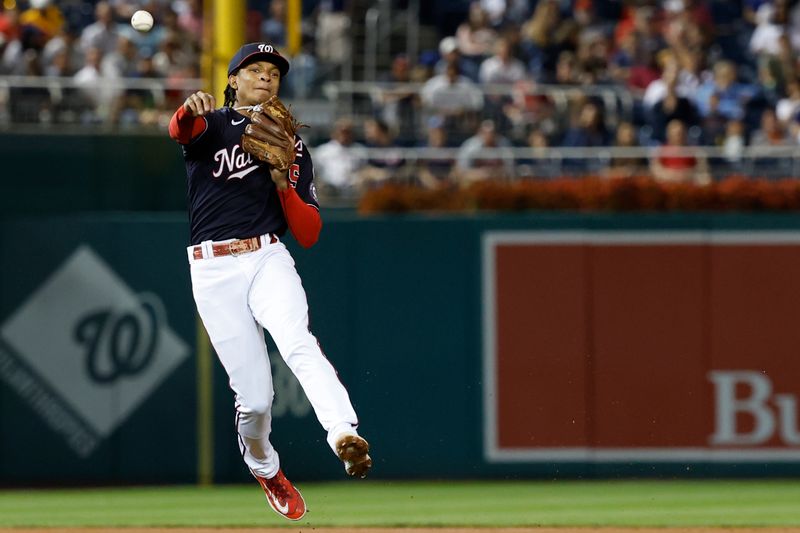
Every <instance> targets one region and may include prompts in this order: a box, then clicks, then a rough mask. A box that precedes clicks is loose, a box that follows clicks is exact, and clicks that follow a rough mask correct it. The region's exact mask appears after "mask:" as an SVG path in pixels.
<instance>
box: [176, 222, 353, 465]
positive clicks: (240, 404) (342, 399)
mask: <svg viewBox="0 0 800 533" xmlns="http://www.w3.org/2000/svg"><path fill="white" fill-rule="evenodd" d="M261 241H262V247H261V249H259V250H256V251H254V252H249V253H244V254H241V255H238V256H233V255H228V256H221V257H212V258H205V259H194V258H192V254H191V252H190V254H189V256H190V265H191V277H192V292H193V294H194V299H195V303H196V304H197V310H198V312H199V313H200V318H201V319H202V320H203V324H204V325H205V328H206V331H207V332H208V335H209V338H210V339H211V344H212V345H213V346H214V349H215V350H216V352H217V355H218V357H219V359H220V361H221V362H222V365H223V366H224V367H225V370H226V371H227V373H228V377H229V378H230V386H231V389H233V392H234V393H235V395H236V398H235V400H236V427H237V431H238V438H239V446H240V449H241V450H242V456H243V457H244V461H245V463H246V464H247V466H248V467H249V468H250V469H251V470H252V471H253V472H254V473H256V474H258V475H259V476H263V477H266V478H270V477H272V476H274V475H275V474H276V473H277V472H278V468H279V467H280V460H279V458H278V453H277V452H276V451H275V449H274V448H273V447H272V444H270V441H269V434H270V430H271V421H272V415H271V408H272V398H273V395H274V391H273V387H272V372H271V370H270V363H269V359H268V355H267V347H266V344H265V340H264V332H263V330H262V328H265V329H266V330H267V331H269V333H270V335H271V336H272V338H273V339H274V341H275V343H276V345H277V347H278V350H279V351H280V354H281V357H283V360H284V361H286V364H287V366H288V367H289V368H290V369H291V371H292V372H293V373H294V375H295V376H296V377H297V380H298V381H299V382H300V385H301V386H302V387H303V391H304V392H305V394H306V396H307V397H308V400H309V402H310V403H311V406H312V407H313V408H314V412H315V413H316V415H317V419H318V420H319V422H320V424H321V425H322V427H323V428H324V429H325V431H327V432H328V437H327V441H328V444H329V445H330V446H331V449H333V450H334V453H335V442H336V439H337V437H338V436H339V435H341V434H342V433H344V432H355V428H356V426H357V425H358V419H357V417H356V413H355V411H354V410H353V406H352V404H351V403H350V398H349V396H348V394H347V390H345V388H344V385H342V383H341V381H339V378H338V376H337V374H336V370H335V369H334V368H333V366H332V365H331V363H330V362H329V361H328V359H327V358H326V357H325V355H324V354H323V353H322V350H321V349H320V346H319V344H318V343H317V339H316V338H315V337H314V335H312V334H311V332H310V331H309V329H308V303H307V301H306V293H305V291H304V290H303V286H302V283H301V281H300V276H298V274H297V271H296V270H295V268H294V260H293V259H292V256H291V255H290V254H289V251H288V250H287V249H286V246H284V244H283V243H282V242H280V241H277V242H274V243H272V244H270V240H269V236H264V237H262V238H261ZM191 248H193V247H190V250H191ZM204 249H210V246H208V247H207V248H204Z"/></svg>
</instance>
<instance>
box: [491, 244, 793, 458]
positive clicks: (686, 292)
mask: <svg viewBox="0 0 800 533" xmlns="http://www.w3.org/2000/svg"><path fill="white" fill-rule="evenodd" d="M483 261H484V268H483V290H484V295H483V296H484V298H483V301H484V310H483V317H484V318H483V327H484V372H485V376H486V387H485V390H484V413H485V421H484V422H485V424H484V426H485V432H484V435H485V440H484V452H485V456H486V458H487V459H488V460H489V461H491V462H513V461H563V460H576V461H600V462H602V461H619V460H625V461H630V460H641V461H653V460H655V461H660V460H679V461H680V460H690V461H695V460H699V461H748V460H753V461H763V460H794V461H796V460H800V431H798V413H797V400H796V398H797V395H798V394H800V313H798V305H799V304H800V233H797V232H766V233H765V232H758V233H745V232H742V233H736V232H708V231H706V232H699V231H698V232H694V231H690V232H607V233H605V232H560V231H554V232H537V231H533V232H490V233H486V234H484V238H483Z"/></svg>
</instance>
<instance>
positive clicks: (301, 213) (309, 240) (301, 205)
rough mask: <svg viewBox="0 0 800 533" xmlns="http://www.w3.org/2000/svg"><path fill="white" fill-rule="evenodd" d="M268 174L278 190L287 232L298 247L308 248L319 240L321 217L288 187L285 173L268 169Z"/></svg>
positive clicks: (292, 188)
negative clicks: (295, 240)
mask: <svg viewBox="0 0 800 533" xmlns="http://www.w3.org/2000/svg"><path fill="white" fill-rule="evenodd" d="M270 174H271V176H272V181H274V182H275V185H276V187H277V189H278V198H280V200H281V207H283V214H284V216H285V217H286V222H287V224H289V230H290V231H291V232H292V235H294V238H295V239H297V242H298V243H300V246H302V247H303V248H310V247H311V246H313V245H314V243H316V242H317V239H319V232H320V230H321V229H322V217H320V216H319V211H317V209H316V208H315V207H314V206H313V205H309V204H307V203H305V202H304V201H303V199H302V198H300V195H298V194H297V191H296V190H295V189H294V187H292V186H291V185H289V180H288V178H287V173H286V172H284V171H282V170H276V169H270Z"/></svg>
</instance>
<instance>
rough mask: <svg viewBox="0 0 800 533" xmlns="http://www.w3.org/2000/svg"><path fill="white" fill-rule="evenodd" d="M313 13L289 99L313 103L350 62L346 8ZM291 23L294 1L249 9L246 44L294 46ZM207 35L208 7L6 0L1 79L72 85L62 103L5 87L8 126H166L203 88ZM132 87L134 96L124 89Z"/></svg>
mask: <svg viewBox="0 0 800 533" xmlns="http://www.w3.org/2000/svg"><path fill="white" fill-rule="evenodd" d="M304 5H305V6H306V7H308V6H311V8H313V10H311V11H309V13H307V15H308V16H307V17H304V29H303V33H304V34H308V35H309V36H310V38H308V39H306V46H304V49H303V50H302V51H301V53H299V54H297V55H295V56H294V57H293V58H292V70H293V76H292V77H291V78H290V79H287V83H286V84H285V87H284V88H283V89H284V94H285V95H287V96H289V97H291V96H296V97H301V98H302V97H306V96H308V95H310V90H311V88H312V87H314V83H313V80H314V79H315V76H316V71H317V69H318V65H319V64H323V65H324V64H327V63H330V62H337V61H338V62H341V61H342V60H343V58H344V57H345V56H346V55H348V54H349V53H350V52H349V40H348V41H345V33H346V26H347V25H346V15H345V14H344V12H343V9H344V5H343V2H341V1H336V0H333V1H331V0H322V1H320V0H317V1H308V0H307V1H306V2H304ZM139 9H146V10H147V11H149V12H150V13H151V14H153V16H154V19H155V26H154V28H153V29H152V30H151V31H149V32H144V33H143V32H138V31H136V30H134V29H133V28H132V27H131V25H130V18H131V15H132V14H133V13H134V12H135V11H136V10H139ZM285 14H286V1H285V0H271V1H257V0H251V1H249V2H248V9H247V21H246V35H244V36H242V39H243V42H245V41H248V42H252V41H270V42H272V43H274V44H276V45H277V46H279V47H282V46H284V45H285V44H286V31H285ZM203 31H204V21H203V0H2V1H1V2H0V76H3V75H5V76H9V75H11V76H26V77H34V78H41V79H42V80H43V81H44V80H47V79H49V78H59V81H63V80H65V79H67V80H68V81H70V82H71V83H66V84H62V85H63V86H64V89H63V90H61V89H59V90H58V91H57V94H54V91H53V90H51V89H50V88H49V86H48V85H47V84H46V83H43V84H40V85H36V84H34V86H33V87H31V86H21V87H14V86H11V87H4V86H3V85H2V84H0V89H3V88H5V89H6V91H5V92H0V114H3V113H5V115H6V116H4V117H0V119H3V118H4V119H6V120H5V121H6V122H12V123H14V122H63V123H73V122H76V121H79V122H110V123H113V124H123V125H124V124H137V125H139V124H151V123H153V124H156V123H161V122H163V120H164V115H165V113H167V111H168V110H174V109H175V107H177V106H178V105H179V104H180V103H181V102H182V101H183V100H184V99H185V97H186V95H187V90H186V87H187V86H189V85H192V83H194V86H195V87H194V88H195V89H199V86H197V85H198V79H199V78H200V77H201V65H200V63H201V58H202V54H201V51H202V43H203ZM315 37H318V47H317V49H315V48H314V47H313V45H314V43H315V40H314V38H315ZM343 43H346V44H343ZM123 79H124V80H125V81H124V83H123V82H122V81H119V80H123ZM130 80H133V82H131V81H130ZM148 80H161V82H162V83H158V84H155V83H150V84H148V83H147V81H148ZM137 81H139V82H140V83H136V82H137ZM125 84H126V85H128V86H129V87H131V88H128V89H126V88H125V87H122V85H125ZM165 84H166V86H167V88H168V90H166V91H164V90H163V86H164V85H165ZM29 85H30V84H29ZM151 87H156V89H151ZM170 87H174V89H172V90H170V89H169V88H170ZM158 88H162V90H159V89H158ZM12 99H13V105H10V104H9V100H12ZM167 120H168V117H167Z"/></svg>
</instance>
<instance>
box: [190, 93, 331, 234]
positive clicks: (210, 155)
mask: <svg viewBox="0 0 800 533" xmlns="http://www.w3.org/2000/svg"><path fill="white" fill-rule="evenodd" d="M203 118H204V119H205V121H206V129H205V131H204V132H203V133H201V134H200V136H198V137H197V138H195V139H194V140H192V142H190V143H189V144H187V145H184V146H183V158H184V160H185V161H186V174H187V176H188V180H189V187H188V191H189V192H188V196H189V198H188V199H189V222H190V225H191V241H192V242H191V243H192V244H200V243H201V242H203V241H209V240H210V241H222V240H225V239H247V238H250V237H255V236H258V235H264V234H266V233H275V234H277V235H283V234H284V233H285V232H286V227H287V225H286V218H285V216H284V214H283V209H282V208H281V203H280V199H279V198H278V192H277V189H276V188H275V183H273V181H272V178H270V175H269V168H268V167H267V165H265V164H264V163H262V162H261V161H259V160H258V159H255V158H254V157H253V156H251V155H250V154H248V153H247V152H245V151H244V150H242V147H241V146H240V143H241V138H242V134H243V133H244V128H245V126H247V124H249V123H250V119H249V118H248V117H245V116H243V115H241V114H239V113H238V112H236V111H234V110H233V109H231V108H229V107H223V108H222V109H217V110H216V111H214V112H213V113H210V114H208V115H205V116H204V117H203ZM295 152H296V158H295V162H294V165H292V167H291V168H290V169H289V184H290V186H291V187H294V188H295V189H296V190H297V194H298V195H299V196H300V198H302V199H303V201H304V202H306V203H307V204H309V205H312V206H314V207H315V208H317V209H319V203H318V202H317V194H316V190H315V188H314V181H313V180H314V166H313V163H312V162H311V155H310V154H309V153H308V149H307V148H306V146H305V145H304V144H303V141H302V140H301V139H300V137H299V136H295Z"/></svg>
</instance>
